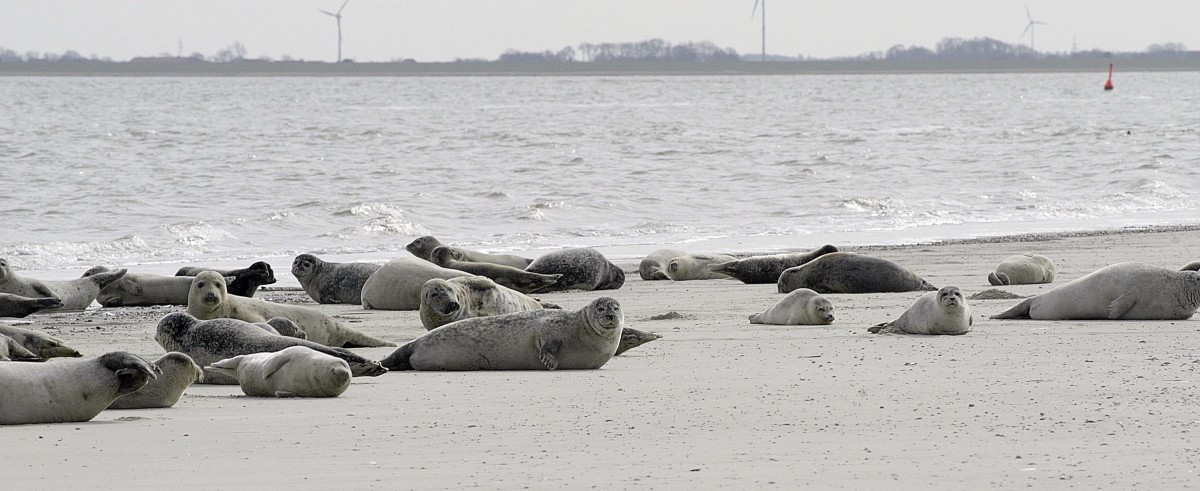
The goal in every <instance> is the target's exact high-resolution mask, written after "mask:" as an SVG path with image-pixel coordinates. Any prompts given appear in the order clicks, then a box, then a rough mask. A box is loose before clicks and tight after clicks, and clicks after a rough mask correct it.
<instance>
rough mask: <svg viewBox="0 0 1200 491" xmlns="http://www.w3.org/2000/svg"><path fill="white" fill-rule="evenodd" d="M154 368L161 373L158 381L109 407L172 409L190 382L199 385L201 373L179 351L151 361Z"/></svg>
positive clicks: (188, 358) (124, 396)
mask: <svg viewBox="0 0 1200 491" xmlns="http://www.w3.org/2000/svg"><path fill="white" fill-rule="evenodd" d="M154 366H156V367H158V369H159V370H162V373H161V374H159V376H158V378H156V379H154V380H151V381H150V382H149V383H147V384H146V385H144V386H142V388H140V389H138V390H136V391H134V392H132V393H129V394H125V395H123V396H121V397H118V398H117V400H115V401H113V402H112V404H109V405H108V408H109V409H147V408H160V407H171V406H174V405H175V403H176V402H179V398H180V397H183V391H184V390H187V388H188V387H191V386H192V384H193V383H196V382H199V381H200V376H201V374H203V373H204V372H203V371H202V370H200V366H199V365H197V364H196V362H194V361H192V358H191V357H190V356H188V355H185V354H183V353H180V352H178V351H172V352H170V353H167V354H165V355H162V356H161V357H159V358H158V359H157V360H154Z"/></svg>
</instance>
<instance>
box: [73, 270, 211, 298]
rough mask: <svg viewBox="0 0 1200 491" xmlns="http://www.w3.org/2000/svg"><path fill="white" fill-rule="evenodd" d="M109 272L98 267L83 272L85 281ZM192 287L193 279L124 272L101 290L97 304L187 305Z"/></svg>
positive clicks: (97, 296)
mask: <svg viewBox="0 0 1200 491" xmlns="http://www.w3.org/2000/svg"><path fill="white" fill-rule="evenodd" d="M108 271H111V270H110V269H108V268H106V267H104V266H96V267H93V268H92V269H89V270H87V271H86V272H84V273H83V276H84V277H85V278H86V277H88V276H92V275H96V274H100V273H105V272H108ZM191 287H192V278H191V277H189V276H163V275H156V274H135V273H125V275H124V276H122V277H120V278H119V279H117V280H116V281H114V282H112V283H109V284H108V286H106V287H104V288H103V289H102V290H100V293H99V294H98V295H96V301H97V302H99V303H100V305H102V306H104V307H137V306H147V305H187V298H188V290H189V289H190V288H191Z"/></svg>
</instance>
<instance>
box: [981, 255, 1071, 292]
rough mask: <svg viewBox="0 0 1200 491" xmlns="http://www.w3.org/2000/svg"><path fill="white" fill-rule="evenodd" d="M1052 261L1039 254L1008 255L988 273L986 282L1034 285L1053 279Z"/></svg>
mask: <svg viewBox="0 0 1200 491" xmlns="http://www.w3.org/2000/svg"><path fill="white" fill-rule="evenodd" d="M1054 272H1055V267H1054V261H1051V260H1050V258H1048V257H1046V256H1043V255H1041V254H1018V255H1016V256H1008V257H1007V258H1005V259H1004V260H1003V261H1001V262H1000V265H999V266H996V271H995V272H993V273H988V283H991V284H992V285H995V286H1001V285H1034V284H1039V283H1051V282H1053V281H1054Z"/></svg>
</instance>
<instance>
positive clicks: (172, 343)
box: [154, 312, 387, 385]
mask: <svg viewBox="0 0 1200 491" xmlns="http://www.w3.org/2000/svg"><path fill="white" fill-rule="evenodd" d="M154 340H155V341H158V344H159V345H160V346H162V347H163V349H166V350H167V351H178V352H181V353H185V354H187V355H188V356H190V357H192V360H193V361H195V362H196V364H197V365H200V366H202V367H203V366H208V365H211V364H213V363H216V362H218V361H221V360H224V359H226V358H233V357H235V356H238V355H248V354H251V353H266V352H275V351H279V350H282V349H284V348H288V347H291V346H307V347H309V348H312V349H314V350H317V351H320V352H322V353H325V354H327V355H332V356H336V357H338V358H341V359H343V360H346V361H347V362H348V363H350V370H351V371H352V372H354V376H355V377H374V376H377V375H382V374H384V373H386V372H387V370H385V369H384V368H383V367H381V366H379V363H378V362H374V361H371V360H368V359H366V358H363V357H361V356H359V355H357V354H355V353H354V352H352V351H350V350H347V349H343V348H331V347H329V346H324V345H320V344H317V343H314V342H312V341H306V340H303V339H296V338H290V337H286V336H276V335H274V334H269V333H267V332H265V331H263V330H262V329H259V328H257V327H255V326H252V325H250V324H249V323H247V322H245V321H240V320H237V319H213V320H208V321H202V320H199V319H196V318H195V317H192V316H191V315H189V314H187V313H184V312H176V313H173V314H167V315H166V316H164V317H163V318H162V320H160V321H158V329H157V331H156V333H155V335H154ZM201 382H202V383H205V384H226V385H233V384H237V383H238V382H237V380H236V379H233V378H230V377H226V376H224V375H221V374H219V373H218V374H214V373H212V372H209V371H205V373H204V380H202V381H201Z"/></svg>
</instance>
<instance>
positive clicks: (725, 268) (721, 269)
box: [708, 260, 738, 276]
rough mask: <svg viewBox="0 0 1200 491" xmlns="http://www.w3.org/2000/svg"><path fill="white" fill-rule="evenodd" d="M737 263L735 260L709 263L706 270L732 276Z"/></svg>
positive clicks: (735, 270) (735, 271)
mask: <svg viewBox="0 0 1200 491" xmlns="http://www.w3.org/2000/svg"><path fill="white" fill-rule="evenodd" d="M737 265H738V261H737V260H734V261H729V262H727V263H721V264H709V265H708V270H709V271H710V272H713V273H721V274H727V275H729V276H733V275H734V273H737Z"/></svg>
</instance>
